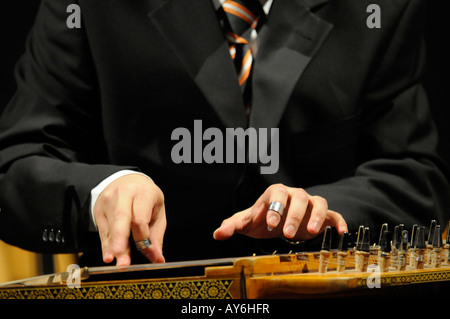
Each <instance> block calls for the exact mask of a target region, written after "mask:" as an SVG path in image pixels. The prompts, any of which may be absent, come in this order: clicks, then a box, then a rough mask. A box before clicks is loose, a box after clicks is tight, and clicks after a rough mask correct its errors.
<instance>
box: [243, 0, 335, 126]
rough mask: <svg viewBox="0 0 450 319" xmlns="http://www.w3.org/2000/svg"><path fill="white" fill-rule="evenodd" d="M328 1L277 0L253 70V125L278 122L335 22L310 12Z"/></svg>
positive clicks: (262, 37) (261, 34) (268, 124)
mask: <svg viewBox="0 0 450 319" xmlns="http://www.w3.org/2000/svg"><path fill="white" fill-rule="evenodd" d="M326 2H327V0H306V1H302V0H289V1H277V0H275V1H274V3H273V5H272V8H271V12H270V15H269V19H268V21H267V23H266V24H265V25H264V27H263V28H262V30H261V32H260V33H259V39H260V47H259V50H258V56H257V58H256V60H255V65H254V69H253V79H252V81H253V94H252V114H251V117H250V126H252V127H256V128H273V127H277V126H278V125H279V121H280V119H281V117H282V115H283V113H284V110H285V108H286V105H287V103H288V101H289V98H290V96H291V94H292V91H293V89H294V86H295V84H296V83H297V81H298V80H299V78H300V76H301V75H302V73H303V72H304V70H305V69H306V67H307V66H308V64H309V63H310V61H311V59H312V58H313V57H314V55H315V53H316V52H317V51H318V49H319V48H320V46H321V44H322V43H323V41H324V40H325V38H326V36H327V35H328V34H329V32H330V31H331V29H332V25H331V24H329V23H328V22H326V21H324V20H322V19H320V18H319V17H317V16H316V15H315V14H313V13H312V12H311V10H313V9H314V8H316V7H317V6H319V5H322V4H325V3H326Z"/></svg>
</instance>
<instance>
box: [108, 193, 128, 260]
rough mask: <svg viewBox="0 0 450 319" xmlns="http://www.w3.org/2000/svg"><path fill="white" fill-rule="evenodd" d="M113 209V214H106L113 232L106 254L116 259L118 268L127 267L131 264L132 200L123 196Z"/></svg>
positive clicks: (111, 232)
mask: <svg viewBox="0 0 450 319" xmlns="http://www.w3.org/2000/svg"><path fill="white" fill-rule="evenodd" d="M111 209H112V213H110V214H106V216H107V218H108V226H109V229H110V230H111V231H110V234H109V235H110V236H109V240H108V246H107V247H106V252H107V254H108V253H110V254H112V255H113V256H114V257H115V258H116V264H117V266H126V265H129V264H130V263H131V258H130V244H129V238H130V223H131V209H132V200H131V198H130V197H127V196H122V197H120V198H119V199H117V201H116V204H115V205H114V206H112V208H111Z"/></svg>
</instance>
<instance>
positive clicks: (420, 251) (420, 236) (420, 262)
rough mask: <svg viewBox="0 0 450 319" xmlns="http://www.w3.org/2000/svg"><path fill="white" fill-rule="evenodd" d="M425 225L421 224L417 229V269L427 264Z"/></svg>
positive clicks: (415, 244)
mask: <svg viewBox="0 0 450 319" xmlns="http://www.w3.org/2000/svg"><path fill="white" fill-rule="evenodd" d="M425 248H426V246H425V227H424V226H420V227H419V228H418V229H417V236H416V240H415V242H414V249H415V250H416V253H415V257H416V262H415V264H416V265H415V266H416V268H417V269H423V268H424V265H425Z"/></svg>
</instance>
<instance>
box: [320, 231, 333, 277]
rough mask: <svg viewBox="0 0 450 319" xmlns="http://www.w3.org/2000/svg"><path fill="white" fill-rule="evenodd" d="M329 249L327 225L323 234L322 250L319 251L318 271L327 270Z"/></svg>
mask: <svg viewBox="0 0 450 319" xmlns="http://www.w3.org/2000/svg"><path fill="white" fill-rule="evenodd" d="M330 250H331V227H330V226H327V228H325V232H324V234H323V241H322V250H321V251H320V259H319V273H324V272H327V268H328V259H329V257H330Z"/></svg>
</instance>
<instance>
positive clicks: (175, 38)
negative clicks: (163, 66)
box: [149, 0, 246, 127]
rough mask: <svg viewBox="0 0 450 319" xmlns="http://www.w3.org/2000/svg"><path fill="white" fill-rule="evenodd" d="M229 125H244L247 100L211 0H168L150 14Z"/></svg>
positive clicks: (205, 94) (221, 117)
mask: <svg viewBox="0 0 450 319" xmlns="http://www.w3.org/2000/svg"><path fill="white" fill-rule="evenodd" d="M149 17H150V19H151V20H152V22H153V24H154V25H155V26H156V28H157V29H158V30H159V32H160V33H161V35H162V36H163V37H164V38H165V39H166V41H167V42H168V43H169V44H170V45H171V46H172V48H173V49H174V52H176V54H177V55H178V57H179V59H180V60H181V61H182V63H183V64H184V66H185V67H186V69H187V70H188V71H189V73H190V75H191V76H192V78H193V79H194V81H195V82H196V84H197V86H198V87H199V89H200V90H201V91H202V93H203V95H204V96H205V98H206V99H207V100H208V102H209V103H210V104H211V106H212V107H213V108H214V110H215V111H216V113H217V115H218V116H219V118H220V119H221V120H222V122H223V123H224V124H225V126H226V127H245V126H246V115H245V108H244V102H243V98H242V94H241V90H240V88H239V84H238V81H237V75H236V71H235V69H234V66H233V62H232V59H231V57H230V54H229V51H228V44H227V42H226V40H225V38H224V35H223V31H222V28H221V25H220V23H219V20H218V18H217V16H216V13H215V10H214V8H213V5H212V3H211V0H201V1H200V0H196V1H186V0H168V1H166V2H164V3H163V4H162V6H160V7H159V8H157V9H155V10H153V11H152V12H150V13H149Z"/></svg>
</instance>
